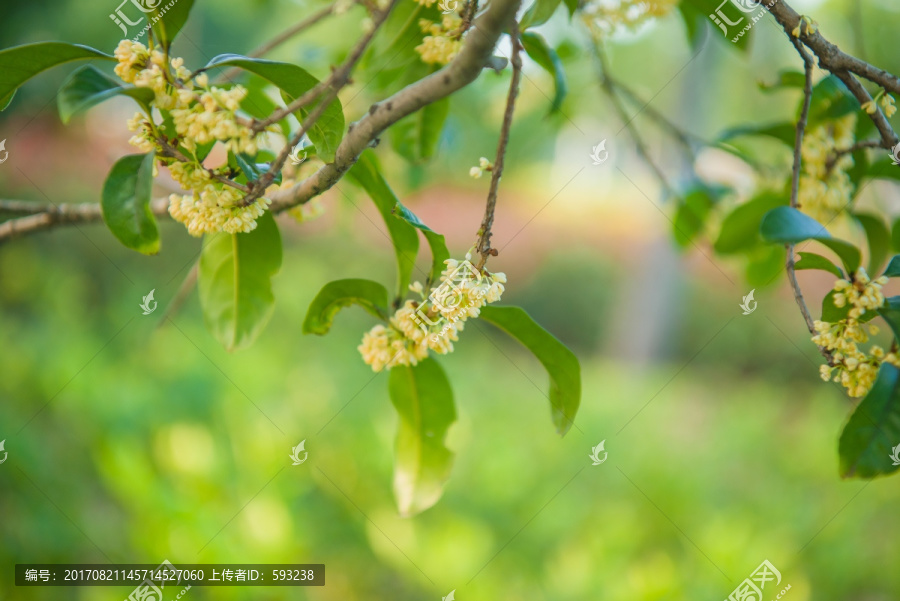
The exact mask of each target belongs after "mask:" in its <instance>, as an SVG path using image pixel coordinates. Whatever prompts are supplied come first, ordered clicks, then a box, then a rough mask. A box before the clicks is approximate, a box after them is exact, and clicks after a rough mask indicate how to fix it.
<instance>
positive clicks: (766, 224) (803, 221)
mask: <svg viewBox="0 0 900 601" xmlns="http://www.w3.org/2000/svg"><path fill="white" fill-rule="evenodd" d="M760 233H761V234H762V237H763V239H764V240H765V241H766V242H780V243H782V244H796V243H798V242H803V241H805V240H815V241H817V242H820V243H821V244H824V245H825V246H827V247H828V248H830V249H831V250H833V251H834V252H835V253H836V254H837V255H838V256H839V257H840V258H841V261H842V262H843V263H844V269H846V270H847V273H853V272H855V271H856V270H857V269H859V265H860V262H861V261H862V254H861V253H860V252H859V249H858V248H856V247H855V246H853V245H852V244H850V243H849V242H846V241H844V240H839V239H837V238H832V237H831V234H829V233H828V231H827V230H826V229H825V226H823V225H822V224H820V223H819V222H818V221H816V220H815V219H813V218H812V217H809V216H808V215H805V214H803V213H801V212H800V211H798V210H797V209H794V208H791V207H777V208H775V209H772V210H771V211H769V212H768V213H766V216H765V217H763V220H762V223H761V224H760Z"/></svg>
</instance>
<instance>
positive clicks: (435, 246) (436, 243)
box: [394, 200, 450, 283]
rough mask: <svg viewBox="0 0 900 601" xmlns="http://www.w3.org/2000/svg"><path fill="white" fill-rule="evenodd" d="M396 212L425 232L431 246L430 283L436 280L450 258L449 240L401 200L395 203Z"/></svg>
mask: <svg viewBox="0 0 900 601" xmlns="http://www.w3.org/2000/svg"><path fill="white" fill-rule="evenodd" d="M394 214H395V215H397V216H398V217H400V218H401V219H403V220H404V221H406V222H407V223H409V224H410V225H412V226H413V227H415V228H418V229H420V230H422V233H423V234H425V240H426V241H428V246H429V247H430V248H431V275H429V278H428V281H429V283H431V282H436V281H437V279H438V278H439V277H440V275H441V272H442V271H443V270H444V267H445V264H444V261H446V260H447V259H449V258H450V251H449V250H447V242H446V241H445V240H444V237H443V236H442V235H441V234H438V233H437V232H435V231H434V230H432V229H431V228H430V227H428V226H427V225H425V224H424V223H422V220H421V219H419V217H418V216H417V215H416V214H415V213H413V212H412V211H410V210H409V209H407V208H406V207H405V206H404V205H403V203H402V202H400V201H399V200H398V201H397V204H396V205H394Z"/></svg>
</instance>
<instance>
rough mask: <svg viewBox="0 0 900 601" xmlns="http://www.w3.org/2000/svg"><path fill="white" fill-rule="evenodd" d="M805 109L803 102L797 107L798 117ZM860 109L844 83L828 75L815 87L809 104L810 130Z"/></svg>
mask: <svg viewBox="0 0 900 601" xmlns="http://www.w3.org/2000/svg"><path fill="white" fill-rule="evenodd" d="M802 107H803V100H802V99H801V100H800V104H799V105H798V107H797V116H798V117H799V116H800V111H801V110H802ZM858 109H859V103H858V102H857V100H856V98H854V96H853V94H851V93H850V90H848V89H847V87H846V86H845V85H844V83H843V82H842V81H841V80H840V79H838V78H837V77H835V76H834V75H828V76H827V77H825V78H823V79H822V80H820V81H819V82H818V83H817V84H816V85H814V86H813V93H812V100H811V101H810V104H809V119H808V123H809V128H810V129H811V128H813V127H815V126H816V125H821V124H823V123H825V122H828V121H834V120H835V119H839V118H841V117H843V116H845V115H849V114H850V113H852V112H854V111H856V110H858Z"/></svg>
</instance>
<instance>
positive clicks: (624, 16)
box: [581, 0, 678, 32]
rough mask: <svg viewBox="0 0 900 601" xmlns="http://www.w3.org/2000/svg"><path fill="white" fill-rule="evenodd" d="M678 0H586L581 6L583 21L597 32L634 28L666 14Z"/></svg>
mask: <svg viewBox="0 0 900 601" xmlns="http://www.w3.org/2000/svg"><path fill="white" fill-rule="evenodd" d="M677 5H678V0H588V1H587V2H585V3H584V5H583V6H582V8H581V11H582V16H583V18H584V21H585V22H586V23H587V24H588V26H589V27H591V28H592V29H595V30H597V31H599V32H609V31H613V30H615V29H617V28H619V27H623V26H624V27H629V28H632V29H633V28H635V27H637V26H638V25H640V24H642V23H644V22H645V21H647V20H649V19H654V18H660V17H664V16H666V15H668V14H669V13H670V12H671V11H672V9H673V8H675V7H676V6H677Z"/></svg>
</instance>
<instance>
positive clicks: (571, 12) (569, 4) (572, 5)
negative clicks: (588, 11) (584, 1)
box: [563, 0, 578, 19]
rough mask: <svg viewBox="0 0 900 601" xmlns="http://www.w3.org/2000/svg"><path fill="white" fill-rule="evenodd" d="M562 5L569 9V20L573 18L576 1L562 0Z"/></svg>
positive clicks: (576, 8)
mask: <svg viewBox="0 0 900 601" xmlns="http://www.w3.org/2000/svg"><path fill="white" fill-rule="evenodd" d="M563 3H564V4H565V5H566V8H567V9H569V19H571V18H572V17H574V16H575V11H576V10H578V0H563Z"/></svg>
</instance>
